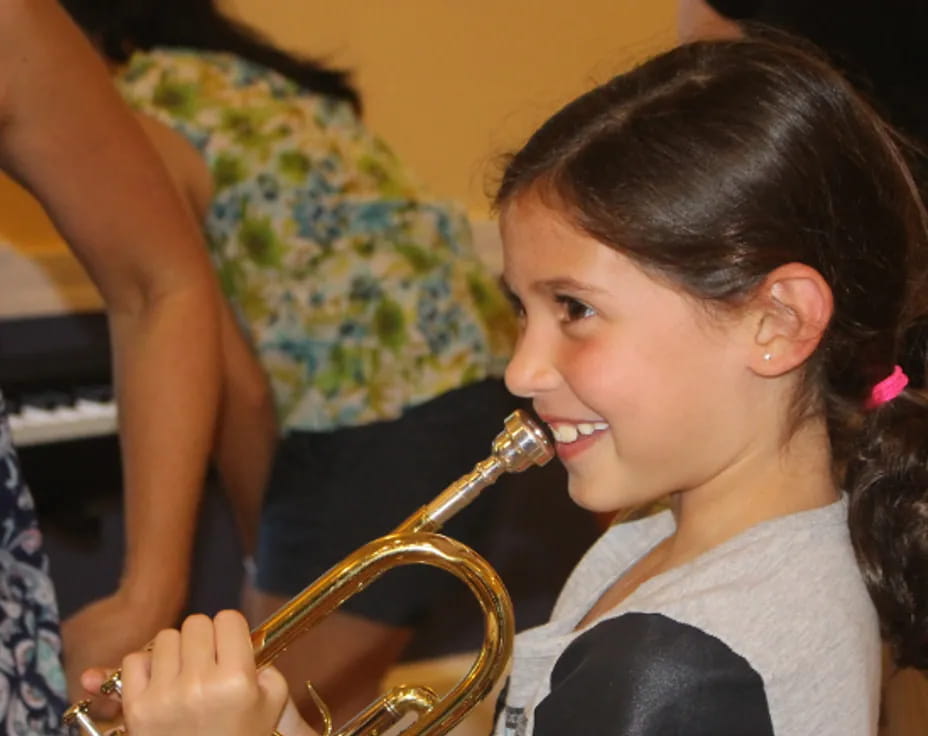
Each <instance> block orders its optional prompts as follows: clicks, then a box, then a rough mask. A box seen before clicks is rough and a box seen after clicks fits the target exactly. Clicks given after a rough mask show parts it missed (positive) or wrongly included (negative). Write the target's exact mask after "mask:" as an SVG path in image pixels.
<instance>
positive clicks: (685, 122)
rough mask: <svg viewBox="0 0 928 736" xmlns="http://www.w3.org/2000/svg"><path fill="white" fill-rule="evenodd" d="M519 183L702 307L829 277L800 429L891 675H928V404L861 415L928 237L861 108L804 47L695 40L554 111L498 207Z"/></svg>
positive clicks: (886, 368)
mask: <svg viewBox="0 0 928 736" xmlns="http://www.w3.org/2000/svg"><path fill="white" fill-rule="evenodd" d="M526 193H529V194H531V195H534V196H539V197H540V198H541V200H542V201H543V202H545V203H547V204H548V205H549V206H551V207H552V208H554V209H555V210H557V211H559V212H562V213H563V214H564V216H565V217H566V218H567V219H568V221H569V222H571V223H572V224H573V225H574V226H575V227H576V228H577V229H578V230H579V231H581V232H584V233H586V234H588V235H590V236H592V237H594V238H596V239H597V240H599V241H600V242H602V243H605V244H607V245H609V246H611V247H613V248H615V249H616V250H617V251H619V252H621V253H623V254H625V255H626V256H627V257H629V258H631V259H633V260H634V261H635V262H637V263H638V264H639V265H640V266H641V267H642V268H644V269H646V270H647V271H649V272H651V273H654V274H657V275H658V276H660V277H661V278H664V279H667V280H668V281H669V282H670V283H673V284H676V285H677V286H678V287H680V288H681V289H682V290H683V291H684V292H685V293H688V294H690V295H692V296H694V297H695V298H697V299H699V300H700V301H702V302H703V303H705V304H706V305H707V307H710V308H711V307H714V308H717V309H737V308H738V306H739V305H740V304H743V303H744V301H745V300H746V299H748V298H749V297H750V295H751V294H752V292H753V290H754V289H755V288H756V287H757V286H759V285H760V284H761V282H762V281H763V279H764V278H765V277H766V276H767V274H769V273H770V272H771V271H772V270H773V269H775V268H777V267H778V266H781V265H783V264H786V263H790V262H800V263H805V264H807V265H809V266H811V267H812V268H815V269H816V270H817V271H818V272H819V273H821V274H822V276H823V277H824V279H825V280H826V282H827V283H828V284H829V286H830V288H831V289H832V292H833V295H834V315H833V317H832V320H831V322H830V323H829V326H828V329H827V331H826V332H825V334H824V336H823V338H822V341H821V343H820V345H819V347H818V349H817V350H816V351H815V353H813V355H812V356H810V358H809V359H808V361H807V363H806V365H805V367H804V371H803V380H802V384H801V386H800V391H799V395H798V396H797V397H796V401H795V403H794V406H793V413H792V416H793V420H794V426H798V424H799V423H800V422H802V421H803V419H804V418H805V417H808V416H810V415H813V414H818V413H819V412H821V413H822V414H823V415H824V416H825V418H826V421H827V426H828V432H829V437H830V440H831V443H832V448H833V459H834V465H835V471H836V474H837V479H838V481H839V483H840V485H841V487H842V488H843V489H844V490H846V491H847V492H848V493H849V498H850V519H849V522H850V527H851V538H852V541H853V544H854V548H855V551H856V553H857V556H858V561H859V564H860V567H861V570H862V572H863V576H864V579H865V581H866V583H867V586H868V589H869V591H870V593H871V596H872V598H873V600H874V602H875V604H876V608H877V610H878V612H879V614H880V620H881V625H882V629H883V634H884V637H885V638H886V639H887V640H888V641H889V643H890V644H891V646H892V650H893V652H894V655H895V658H896V661H897V662H898V663H899V664H900V665H901V666H915V667H918V668H922V669H928V584H926V581H928V402H926V401H925V400H924V399H923V398H922V397H921V396H919V395H918V394H917V393H916V392H914V391H905V392H903V394H902V395H901V396H900V397H898V398H897V399H895V400H894V401H891V402H889V403H886V404H884V405H882V406H881V407H879V408H877V409H873V410H868V409H867V408H866V402H867V400H868V398H869V395H870V391H871V389H872V387H873V386H874V385H875V384H876V383H877V382H878V381H880V380H882V379H883V378H885V377H887V376H888V375H889V374H890V373H891V372H892V370H893V366H894V365H895V363H897V362H898V359H899V353H900V350H901V349H902V341H903V334H904V332H905V329H906V327H907V326H908V325H909V324H910V323H911V322H912V321H913V320H914V319H915V318H917V317H920V316H922V315H924V314H925V311H926V310H925V305H924V303H923V300H924V299H925V298H926V296H928V293H926V290H925V288H924V280H923V279H922V275H923V274H924V273H925V258H926V253H928V232H926V219H925V212H924V208H923V206H922V204H921V200H920V198H919V197H918V194H917V191H916V189H915V184H914V183H913V181H912V177H911V174H910V173H909V170H908V168H907V167H906V165H905V163H904V159H903V156H902V154H901V153H900V151H899V149H898V148H897V147H896V145H895V143H894V141H893V137H892V134H891V132H890V130H889V129H888V127H887V126H886V125H885V124H884V123H883V121H882V120H881V119H880V118H879V117H878V116H877V115H876V114H875V112H874V111H873V109H872V108H871V107H870V106H869V105H868V104H867V103H866V102H864V101H863V100H862V99H861V98H860V97H859V96H858V95H857V94H856V93H855V92H854V91H853V90H852V89H851V87H850V86H849V85H848V84H847V83H846V82H845V81H844V79H843V78H842V77H841V75H839V74H838V73H837V72H835V71H833V70H832V69H831V67H829V66H828V65H827V64H826V63H824V62H823V61H821V60H819V59H817V58H815V57H813V56H811V55H809V54H807V53H805V52H803V51H799V50H798V49H795V48H786V47H783V46H782V45H781V44H776V43H772V42H768V41H761V40H740V41H728V42H700V43H695V44H691V45H687V46H683V47H680V48H678V49H676V50H674V51H672V52H670V53H669V54H667V55H664V56H662V57H659V58H657V59H655V60H652V61H650V62H648V63H646V64H644V65H642V66H640V67H638V68H637V69H635V70H633V71H631V72H630V73H628V74H625V75H621V76H619V77H616V78H615V79H613V80H612V81H610V82H608V83H606V84H604V85H602V86H600V87H598V88H596V89H594V90H592V91H590V92H589V93H587V94H585V95H584V96H582V97H580V98H579V99H577V100H575V101H574V102H572V103H570V104H568V105H567V106H566V107H565V108H563V109H562V110H561V111H560V112H558V113H557V114H555V115H554V117H552V118H551V119H550V120H548V121H547V122H546V123H545V124H544V125H543V126H542V127H541V128H540V129H539V130H538V131H537V132H536V133H535V134H534V135H533V136H532V138H531V139H530V140H529V141H528V142H527V143H526V144H525V146H524V147H523V148H522V149H521V150H520V151H518V152H517V153H516V154H515V155H514V156H513V157H512V158H511V159H510V161H509V163H508V165H507V167H506V170H505V172H504V174H503V179H502V182H501V185H500V188H499V191H498V194H497V197H496V205H497V207H498V208H500V209H501V210H502V211H503V213H504V214H505V208H506V205H507V203H508V202H510V201H512V200H513V199H515V198H518V197H519V196H522V195H523V194H526ZM923 362H924V361H923Z"/></svg>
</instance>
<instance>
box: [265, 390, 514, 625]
mask: <svg viewBox="0 0 928 736" xmlns="http://www.w3.org/2000/svg"><path fill="white" fill-rule="evenodd" d="M518 406H519V403H518V400H517V399H515V398H514V397H513V396H511V395H510V394H509V393H508V391H506V388H505V387H504V385H503V383H502V381H500V380H496V379H493V380H485V381H481V382H479V383H476V384H472V385H470V386H466V387H464V388H461V389H457V390H455V391H451V392H449V393H447V394H444V395H442V396H439V397H438V398H436V399H433V400H431V401H429V402H427V403H425V404H422V405H420V406H416V407H413V408H411V409H409V410H407V411H406V412H405V413H404V414H403V416H402V417H400V418H399V419H397V420H395V421H388V422H378V423H375V424H370V425H365V426H361V427H350V428H345V429H339V430H335V431H332V432H294V433H291V434H289V435H288V436H287V437H286V438H284V439H283V440H282V442H281V445H280V448H279V450H278V453H277V456H276V458H275V461H274V467H273V470H272V474H271V480H270V484H269V488H268V492H267V498H266V500H265V506H264V510H263V513H262V517H261V527H260V534H259V540H258V548H257V555H256V563H257V575H256V579H255V583H256V587H257V588H258V590H260V591H263V592H265V593H270V594H274V595H282V596H287V597H289V596H293V595H295V594H296V593H298V592H299V591H301V590H302V589H303V588H304V587H305V586H306V585H307V584H309V583H310V582H312V581H313V580H315V579H316V578H317V577H319V576H320V575H321V574H322V573H324V572H325V571H326V570H328V569H329V568H330V567H331V566H332V565H334V564H335V563H337V562H339V561H340V560H342V559H343V558H344V557H345V556H346V555H348V554H349V553H351V552H353V551H354V550H355V549H357V548H358V547H360V546H361V545H363V544H365V543H366V542H369V541H371V540H372V539H375V538H377V537H380V536H383V535H384V534H387V533H389V532H390V531H392V530H393V529H394V528H395V527H396V526H397V525H399V524H400V523H401V522H402V521H403V520H404V519H406V518H407V517H408V516H409V515H410V514H411V513H412V512H413V511H415V510H416V509H418V508H419V507H420V506H422V505H423V504H425V503H427V502H429V501H431V500H432V499H433V498H434V497H435V496H437V495H438V494H439V493H440V492H441V491H442V489H444V488H445V486H447V485H448V484H449V483H451V482H453V481H455V480H457V479H458V478H459V477H460V476H462V475H463V474H465V473H467V472H470V470H472V469H473V467H474V465H475V464H476V463H477V462H479V461H480V460H483V459H484V458H486V457H487V456H488V455H489V454H490V450H491V444H492V441H493V439H494V437H496V435H497V434H498V433H499V432H500V431H501V430H502V429H503V420H504V419H505V417H506V416H507V415H508V414H509V413H510V412H511V411H513V410H514V409H515V408H517V407H518ZM500 482H501V483H502V485H503V486H505V483H504V482H502V481H500ZM501 498H502V495H501V493H500V492H497V489H495V488H489V489H487V490H486V491H484V493H483V494H482V495H481V497H479V498H478V499H477V500H476V501H475V502H474V503H473V504H471V505H470V506H469V507H468V508H466V509H464V510H463V511H462V512H460V513H459V514H458V515H457V516H455V517H454V518H453V519H451V520H450V522H449V523H448V524H447V526H446V527H445V528H444V529H443V530H442V533H443V534H447V535H448V536H451V537H454V538H455V539H458V540H459V541H461V542H463V543H464V544H466V545H468V546H470V547H473V548H474V549H476V550H477V551H478V552H480V551H481V547H482V545H483V542H484V540H485V539H486V536H487V534H488V532H489V528H490V526H491V522H492V521H493V518H494V515H495V514H496V513H497V510H498V509H499V508H500V503H501ZM449 586H451V589H452V590H453V589H454V586H461V583H459V582H458V581H457V579H456V578H455V577H454V576H452V575H450V574H448V573H445V572H443V571H440V570H434V569H431V568H428V567H426V566H422V565H415V566H409V567H406V568H403V569H399V570H393V571H390V572H388V573H386V574H385V575H384V576H383V577H382V578H380V579H379V580H377V581H376V582H374V583H373V584H372V585H371V586H370V587H369V588H368V589H366V590H365V591H364V592H362V593H361V594H359V595H356V596H355V597H353V598H352V599H350V600H349V601H348V602H347V603H346V604H345V605H344V606H342V610H346V611H350V612H352V613H356V614H359V615H362V616H365V617H367V618H369V619H373V620H376V621H379V622H382V623H386V624H390V625H394V626H413V625H415V624H416V623H417V622H418V620H419V619H420V618H421V617H422V616H423V615H425V613H426V612H427V610H428V608H429V606H430V604H431V603H432V602H434V601H435V600H436V599H437V598H438V597H439V596H441V595H443V593H445V592H447V591H448V590H449Z"/></svg>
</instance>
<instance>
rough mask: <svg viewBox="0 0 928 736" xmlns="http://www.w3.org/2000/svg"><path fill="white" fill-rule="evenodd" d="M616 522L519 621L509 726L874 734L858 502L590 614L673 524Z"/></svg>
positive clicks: (733, 549)
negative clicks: (539, 620) (854, 538)
mask: <svg viewBox="0 0 928 736" xmlns="http://www.w3.org/2000/svg"><path fill="white" fill-rule="evenodd" d="M673 529H674V521H673V517H672V515H671V514H670V513H669V512H664V513H662V514H658V515H656V516H653V517H650V518H647V519H643V520H641V521H636V522H631V523H626V524H619V525H616V526H614V527H612V528H611V529H609V530H608V531H607V532H606V533H605V534H604V535H603V537H602V538H601V539H600V540H599V541H597V542H596V544H594V545H593V547H592V548H591V549H590V550H589V551H588V552H587V554H586V555H585V557H584V558H583V560H581V562H580V563H579V565H578V566H577V568H576V569H575V570H574V572H573V573H572V574H571V576H570V578H569V579H568V581H567V583H566V585H565V586H564V589H563V591H562V592H561V595H560V598H559V600H558V602H557V605H556V606H555V609H554V612H553V614H552V618H551V621H550V622H549V623H547V624H545V625H544V626H540V627H538V628H536V629H531V630H529V631H526V632H524V633H522V634H521V635H519V637H518V638H517V640H516V650H515V656H514V659H513V667H512V673H511V676H510V679H509V683H508V685H507V689H506V691H505V692H504V694H503V695H502V696H501V701H500V702H501V706H502V707H501V711H500V713H499V715H498V717H497V723H496V729H495V731H494V734H495V736H527V735H528V734H532V735H533V736H549V735H551V736H554V734H558V736H572V735H573V734H578V735H579V734H584V736H586V735H587V734H589V735H592V734H596V735H597V736H610V735H613V734H614V735H615V736H618V735H619V734H622V736H674V735H676V734H679V735H680V736H696V735H700V736H702V735H705V736H736V735H737V736H748V735H750V736H766V735H767V734H776V736H812V735H814V736H830V735H831V734H834V736H871V735H872V734H875V733H876V730H877V718H878V711H879V685H880V638H879V630H878V622H877V616H876V612H875V610H874V608H873V605H872V603H871V601H870V598H869V596H868V594H867V591H866V589H865V587H864V584H863V581H862V579H861V576H860V573H859V571H858V568H857V564H856V561H855V558H854V553H853V550H852V548H851V543H850V538H849V533H848V529H847V503H846V501H845V500H843V499H842V500H840V501H838V502H836V503H833V504H831V505H829V506H826V507H823V508H819V509H815V510H812V511H805V512H801V513H797V514H792V515H789V516H784V517H780V518H777V519H772V520H770V521H766V522H764V523H761V524H758V525H757V526H755V527H752V528H751V529H749V530H747V531H745V532H744V533H742V534H740V535H738V536H737V537H734V538H733V539H730V540H728V541H727V542H725V543H723V544H721V545H719V546H718V547H715V548H713V549H711V550H709V551H708V552H706V553H704V554H703V555H701V556H699V557H697V558H696V559H694V560H692V561H691V562H689V563H687V564H685V565H682V566H680V567H678V568H675V569H672V570H670V571H668V572H666V573H663V574H661V575H658V576H656V577H654V578H652V579H650V580H648V581H647V582H645V583H644V584H643V585H641V586H640V587H639V588H638V589H637V590H636V591H634V592H633V593H632V594H631V595H630V596H629V597H628V598H626V599H625V600H624V601H623V602H622V603H621V604H620V605H619V606H618V607H616V608H615V609H613V610H612V611H610V612H609V613H608V614H606V615H604V616H602V617H600V618H599V619H597V620H596V621H593V622H592V623H590V624H589V625H588V626H585V627H584V628H583V629H581V630H579V631H576V630H575V628H576V626H577V625H578V623H579V622H580V620H581V619H582V618H583V616H584V615H585V614H586V613H587V611H589V610H590V608H591V607H592V606H593V605H594V603H596V601H597V600H598V599H599V597H600V596H601V595H602V594H603V593H604V592H605V590H606V589H608V588H609V586H610V585H612V584H613V583H614V582H615V581H616V580H617V579H618V578H619V577H620V576H621V575H622V574H623V572H624V571H625V570H626V569H628V568H629V567H630V566H631V565H632V564H634V562H635V561H636V560H638V559H639V558H640V557H641V556H643V555H644V554H645V553H646V552H647V551H648V550H649V549H651V548H652V547H653V546H654V545H655V544H657V543H658V542H659V541H660V540H661V539H663V538H664V537H666V536H667V535H668V534H670V533H672V531H673Z"/></svg>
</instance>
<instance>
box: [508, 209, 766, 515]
mask: <svg viewBox="0 0 928 736" xmlns="http://www.w3.org/2000/svg"><path fill="white" fill-rule="evenodd" d="M502 234H503V254H504V276H505V280H506V283H507V285H508V287H509V289H510V291H511V292H512V295H513V297H514V301H515V304H516V306H517V308H518V310H519V313H520V315H521V333H520V338H519V341H518V344H517V347H516V352H515V355H514V356H513V358H512V361H511V362H510V364H509V367H508V368H507V371H506V383H507V385H508V386H509V389H510V390H511V391H512V392H513V393H515V394H518V395H520V396H524V397H530V398H532V399H533V403H534V407H535V410H536V411H537V412H538V414H539V416H540V417H541V418H542V419H543V420H544V421H545V422H546V423H547V424H548V425H549V426H550V428H551V430H552V431H553V433H554V435H555V438H556V440H557V442H556V447H557V452H558V456H559V457H560V459H561V460H562V462H563V463H564V465H565V466H566V468H567V470H568V474H569V489H570V494H571V496H572V497H573V499H574V500H575V501H576V502H577V503H578V504H580V505H581V506H584V507H586V508H589V509H592V510H596V511H611V510H615V509H618V508H622V507H627V506H632V505H637V504H639V503H644V502H648V501H653V500H656V499H657V498H660V497H661V496H663V495H665V494H667V493H669V492H673V491H680V490H691V489H694V488H697V487H699V486H702V485H705V484H709V483H714V482H717V480H718V479H720V478H722V477H724V476H725V475H726V474H728V472H729V469H730V468H731V467H732V466H736V465H738V463H739V462H740V461H741V460H742V459H743V458H745V456H747V455H749V454H750V453H751V449H750V448H751V444H752V441H753V438H754V435H755V432H756V429H755V427H754V426H753V425H756V424H757V422H756V421H754V422H752V421H751V418H752V417H751V415H752V407H751V406H750V400H749V397H750V396H751V393H750V392H751V381H752V380H755V378H754V376H753V374H752V373H751V371H750V370H749V369H748V368H747V367H746V361H745V357H746V351H747V349H748V348H747V346H748V344H749V343H751V342H752V340H748V339H746V338H747V337H748V336H749V335H751V333H752V331H751V330H749V329H748V328H747V327H746V325H747V321H746V320H743V319H739V318H737V317H731V318H730V319H729V318H728V317H726V318H725V319H724V320H722V319H720V318H715V319H713V318H711V317H710V316H709V315H708V314H707V312H706V311H705V310H704V309H701V308H700V307H699V306H698V305H697V304H696V303H695V302H694V301H693V300H692V299H689V298H687V297H685V296H683V295H682V294H681V293H679V292H678V291H677V290H675V289H673V288H671V287H670V286H668V285H666V284H664V283H662V282H660V281H657V280H655V279H654V278H652V277H650V276H648V275H646V274H645V272H644V271H642V270H641V269H640V268H638V267H637V266H636V265H635V264H634V263H633V262H632V261H631V260H629V259H628V258H626V257H625V256H623V255H621V254H620V253H618V252H617V251H615V250H613V249H611V248H609V247H607V246H605V245H603V244H602V243H600V242H599V241H597V240H595V239H593V238H592V237H590V236H587V235H585V234H582V233H580V232H578V231H577V230H575V229H574V228H572V227H571V226H570V225H568V224H567V223H566V221H565V220H564V219H563V218H562V217H560V216H559V215H558V213H556V212H555V211H553V210H551V209H549V208H547V207H546V206H544V205H543V204H541V203H540V202H539V201H538V200H537V198H535V197H533V196H531V195H528V196H525V197H522V198H518V199H516V200H515V201H514V202H511V203H509V205H508V206H507V207H506V209H505V211H504V213H503V217H502ZM755 419H756V417H755ZM736 475H737V474H736Z"/></svg>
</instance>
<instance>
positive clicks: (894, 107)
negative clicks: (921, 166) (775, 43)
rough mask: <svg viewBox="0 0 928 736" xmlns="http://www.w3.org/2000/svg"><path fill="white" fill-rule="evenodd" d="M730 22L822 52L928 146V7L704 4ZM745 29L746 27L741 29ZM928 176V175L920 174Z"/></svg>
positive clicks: (821, 0) (771, 1)
mask: <svg viewBox="0 0 928 736" xmlns="http://www.w3.org/2000/svg"><path fill="white" fill-rule="evenodd" d="M707 2H708V4H709V5H711V6H712V7H713V8H714V9H715V10H716V11H717V12H719V13H721V14H722V15H724V16H725V17H727V18H729V19H731V20H734V21H749V22H757V23H761V24H765V25H770V26H773V27H776V28H781V29H783V30H785V31H788V32H789V33H792V34H795V35H796V36H799V37H801V38H805V39H808V40H809V41H811V42H812V43H814V44H815V45H816V46H818V47H820V48H821V49H822V50H823V51H824V52H825V53H826V54H827V55H828V57H829V59H830V61H831V62H832V63H833V64H835V65H836V66H837V67H838V68H839V69H840V70H841V71H843V72H844V73H845V74H846V75H847V77H848V78H849V79H850V80H851V82H852V84H854V85H855V86H856V87H857V89H858V90H859V91H862V92H863V93H864V94H865V95H867V96H868V97H869V98H870V100H871V102H872V103H873V104H874V105H875V106H876V107H877V109H878V111H879V112H880V114H881V115H883V116H884V117H885V118H886V119H887V120H889V121H890V122H891V123H892V124H893V125H894V126H895V127H896V128H898V129H899V130H901V131H902V132H904V133H905V134H907V135H909V136H912V137H914V138H916V139H920V140H922V141H928V77H926V76H925V69H928V3H924V2H912V0H881V2H879V3H874V2H873V0H814V2H810V0H707ZM746 28H747V30H748V31H749V32H750V29H751V25H750V23H748V24H747V25H746ZM925 173H926V175H928V171H926V172H925Z"/></svg>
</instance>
